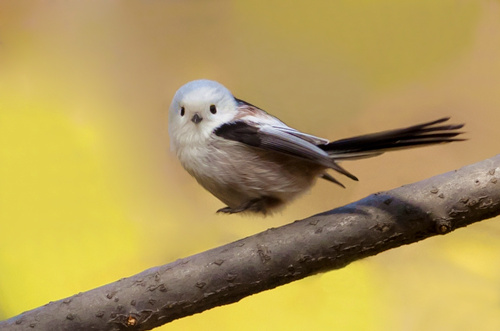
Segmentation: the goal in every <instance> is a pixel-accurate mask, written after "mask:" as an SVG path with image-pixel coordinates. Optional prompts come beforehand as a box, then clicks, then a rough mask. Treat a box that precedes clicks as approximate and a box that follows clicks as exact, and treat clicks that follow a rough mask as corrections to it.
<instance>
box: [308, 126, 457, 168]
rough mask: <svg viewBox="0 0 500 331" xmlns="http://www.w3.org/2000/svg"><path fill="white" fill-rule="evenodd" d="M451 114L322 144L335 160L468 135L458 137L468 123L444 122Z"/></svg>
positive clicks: (450, 139) (366, 155)
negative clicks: (433, 119) (399, 127)
mask: <svg viewBox="0 0 500 331" xmlns="http://www.w3.org/2000/svg"><path fill="white" fill-rule="evenodd" d="M449 119H450V118H449V117H445V118H440V119H438V120H435V121H432V122H427V123H422V124H418V125H413V126H410V127H407V128H402V129H396V130H389V131H382V132H377V133H372V134H366V135H362V136H356V137H352V138H347V139H341V140H337V141H332V142H331V143H328V144H326V145H320V146H318V147H320V148H321V149H323V150H324V151H326V152H327V153H328V154H329V155H330V156H331V157H332V158H333V159H334V160H338V161H341V160H353V159H360V158H365V157H372V156H376V155H380V154H382V153H385V152H389V151H394V150H399V149H406V148H414V147H420V146H427V145H434V144H443V143H449V142H453V141H463V140H465V139H461V138H456V137H457V136H458V135H460V134H462V133H463V132H461V131H458V130H460V129H461V128H462V127H463V126H464V124H454V125H450V124H442V123H444V122H446V121H448V120H449Z"/></svg>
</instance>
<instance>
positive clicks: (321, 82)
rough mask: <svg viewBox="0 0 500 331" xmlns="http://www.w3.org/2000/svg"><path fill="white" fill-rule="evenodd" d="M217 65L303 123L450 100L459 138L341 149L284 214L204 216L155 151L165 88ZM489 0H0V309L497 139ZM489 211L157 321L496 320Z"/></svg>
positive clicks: (366, 188) (335, 124) (431, 326)
mask: <svg viewBox="0 0 500 331" xmlns="http://www.w3.org/2000/svg"><path fill="white" fill-rule="evenodd" d="M197 78H208V79H214V80H217V81H219V82H221V83H223V84H224V85H226V86H227V87H228V88H229V89H230V90H231V91H232V92H233V93H234V95H235V96H237V97H239V98H242V99H243V100H246V101H248V102H251V103H253V104H256V105H257V106H260V107H262V108H263V109H266V110H267V111H269V112H270V113H272V114H274V115H276V116H278V117H280V118H281V119H282V120H283V121H285V122H286V123H287V124H289V125H291V126H293V127H296V128H298V129H301V130H303V131H306V132H310V133H312V134H315V135H318V136H324V137H327V138H331V139H339V138H344V137H348V136H351V135H357V134H362V133H368V132H372V131H378V130H382V129H390V128H395V127H399V126H405V125H409V124H414V123H418V122H421V121H427V120H433V119H436V118H439V117H442V116H452V118H453V121H454V122H456V123H458V122H465V123H467V126H466V131H467V132H468V133H467V137H468V138H469V139H470V140H469V141H467V142H464V143H457V144H450V145H446V146H439V147H432V148H423V149H417V150H412V151H404V152H397V153H393V154H387V155H384V156H381V157H378V158H375V159H369V160H362V161H357V162H352V163H345V164H344V166H345V167H346V168H347V169H349V171H351V172H353V173H354V174H356V175H357V176H358V177H359V178H360V182H359V183H355V182H349V181H348V180H345V179H344V178H342V181H343V182H344V184H346V186H347V189H345V190H343V189H340V188H339V187H337V186H335V185H331V183H328V182H326V181H324V182H318V184H317V185H316V187H315V188H314V189H313V190H312V191H311V192H310V193H308V194H306V195H305V196H304V197H302V198H301V199H299V200H297V201H296V202H295V203H294V204H293V205H291V206H290V207H288V208H287V209H286V210H285V211H284V212H283V213H282V214H281V215H276V216H273V217H268V218H253V217H241V216H239V215H232V216H227V215H215V210H217V209H218V208H221V207H223V205H222V203H221V202H219V201H218V200H217V199H215V198H213V197H212V196H211V195H210V194H209V193H207V192H205V191H204V190H203V189H202V188H201V187H200V186H198V184H197V183H196V182H195V181H194V180H193V179H192V178H190V177H189V175H188V174H187V173H186V172H185V171H184V170H183V169H182V168H181V166H180V165H179V163H178V161H177V160H176V158H175V156H174V155H173V154H172V153H170V152H169V140H168V133H167V122H166V118H167V116H166V115H167V109H168V105H169V104H170V100H171V98H172V96H173V94H174V93H175V91H176V89H177V88H178V87H179V86H181V85H182V84H184V83H186V82H188V81H190V80H193V79H197ZM498 123H500V2H499V1H494V0H492V1H480V0H477V1H473V0H432V1H431V0H425V1H424V0H408V1H398V0H379V1H368V0H363V1H348V0H339V1H317V2H310V1H303V2H300V1H298V2H293V5H292V2H284V1H280V2H278V1H261V0H260V1H199V0H198V1H195V0H190V1H175V0H172V1H95V0H94V1H58V0H55V1H27V0H3V1H1V2H0V235H1V239H0V319H4V318H8V317H11V316H14V315H17V314H19V313H21V312H23V311H25V310H29V309H32V308H35V307H37V306H40V305H43V304H45V303H47V302H48V301H51V300H58V299H61V298H64V297H67V296H70V295H73V294H75V293H77V292H81V291H86V290H89V289H92V288H95V287H97V286H100V285H103V284H106V283H109V282H113V281H115V280H117V279H119V278H121V277H125V276H129V275H132V274H135V273H138V272H140V271H142V270H144V269H146V268H149V267H152V266H156V265H160V264H164V263H167V262H171V261H173V260H175V259H177V258H180V257H185V256H188V255H191V254H194V253H198V252H201V251H204V250H207V249H209V248H212V247H215V246H218V245H222V244H225V243H228V242H230V241H233V240H236V239H239V238H241V237H244V236H248V235H251V234H254V233H257V232H260V231H263V230H265V229H267V228H269V227H276V226H280V225H283V224H286V223H288V222H291V221H293V220H296V219H301V218H304V217H307V216H310V215H312V214H314V213H318V212H322V211H325V210H328V209H331V208H334V207H337V206H341V205H344V204H346V203H349V202H352V201H355V200H357V199H360V198H363V197H364V196H366V195H368V194H370V193H373V192H376V191H381V190H386V189H391V188H394V187H397V186H400V185H402V184H406V183H410V182H414V181H418V180H421V179H424V178H427V177H430V176H433V175H437V174H440V173H443V172H446V171H450V170H453V169H456V168H459V167H461V166H464V165H467V164H470V163H474V162H477V161H480V160H482V159H484V158H488V157H491V156H493V155H495V154H497V153H499V149H498V146H499V141H500V130H499V129H498ZM499 262H500V226H499V225H498V220H489V221H485V222H482V223H480V224H476V225H473V226H470V227H468V228H466V229H461V230H458V231H456V232H454V233H452V234H449V235H446V236H441V237H435V238H432V239H429V240H425V241H423V242H421V243H418V244H413V245H409V246H406V247H402V248H398V249H394V250H392V251H389V252H386V253H383V254H380V255H379V256H376V257H372V258H368V259H365V260H362V261H359V262H356V263H353V264H351V265H349V266H347V267H346V268H344V269H342V270H338V271H332V272H328V273H325V274H321V275H317V276H314V277H310V278H308V279H304V280H302V281H298V282H295V283H293V284H290V285H286V286H283V287H280V288H278V289H275V290H272V291H267V292H264V293H261V294H258V295H254V296H252V297H249V298H245V299H243V300H241V301H240V302H239V303H236V304H232V305H229V306H225V307H220V308H216V309H212V310H210V311H207V312H204V313H202V314H198V315H195V316H192V317H188V318H184V319H181V320H177V321H174V322H172V323H170V324H168V325H167V326H164V327H163V328H161V329H165V330H202V329H204V330H206V329H216V330H236V329H238V330H289V331H290V330H305V329H308V330H332V329H336V330H470V329H472V328H474V329H476V330H499V329H500V263H499Z"/></svg>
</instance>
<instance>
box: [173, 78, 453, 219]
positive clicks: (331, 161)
mask: <svg viewBox="0 0 500 331" xmlns="http://www.w3.org/2000/svg"><path fill="white" fill-rule="evenodd" d="M448 119H449V118H441V119H438V120H436V121H432V122H428V123H423V124H419V125H415V126H411V127H407V128H403V129H397V130H391V131H384V132H379V133H374V134H368V135H363V136H357V137H353V138H348V139H342V140H337V141H333V142H330V141H329V140H327V139H323V138H319V137H315V136H312V135H310V134H307V133H303V132H300V131H297V130H295V129H292V128H290V127H289V126H287V125H286V124H285V123H283V122H281V121H280V120H279V119H277V118H276V117H273V116H271V115H269V114H268V113H266V112H265V111H264V110H262V109H260V108H258V107H256V106H254V105H252V104H249V103H247V102H245V101H243V100H240V99H237V98H235V97H233V95H232V94H231V92H230V91H229V90H228V89H227V88H225V87H224V86H222V85H221V84H219V83H217V82H214V81H210V80H195V81H192V82H189V83H187V84H185V85H184V86H182V87H181V88H180V89H179V90H178V91H177V92H176V93H175V96H174V99H173V101H172V104H171V105H170V110H169V116H168V121H169V125H168V130H169V135H170V144H171V148H172V150H173V151H174V152H175V153H176V154H177V157H178V158H179V160H180V162H181V164H182V166H183V167H184V168H185V169H186V170H187V171H188V172H189V173H190V174H191V175H192V176H193V177H194V178H196V180H197V181H198V183H200V184H201V185H202V186H203V187H204V188H205V189H207V190H208V191H209V192H211V193H212V194H213V195H215V196H216V197H217V198H218V199H219V200H221V201H222V202H223V203H225V204H226V205H227V207H225V208H221V209H219V210H218V211H217V212H222V213H229V214H232V213H239V212H255V213H262V214H267V213H269V212H272V211H276V210H279V209H280V207H283V206H284V205H285V204H286V203H288V202H290V201H291V200H293V199H294V198H296V197H297V196H299V195H300V194H302V193H304V192H305V191H307V190H308V189H309V188H310V187H311V186H312V185H313V184H314V183H315V181H316V179H317V178H318V177H322V178H324V179H327V180H329V181H332V182H334V183H336V184H338V185H340V186H342V187H343V185H342V184H341V183H340V182H338V181H337V180H336V179H334V178H333V177H332V176H330V175H329V174H327V173H326V171H327V170H328V169H333V170H336V171H337V172H339V173H341V174H343V175H345V176H347V177H349V178H351V179H353V180H358V179H357V178H356V177H355V176H354V175H352V174H351V173H349V172H348V171H346V170H345V169H343V168H342V167H340V166H339V165H338V164H337V161H343V160H353V159H360V158H365V157H371V156H376V155H380V154H382V153H384V152H386V151H391V150H398V149H404V148H411V147H417V146H424V145H432V144H439V143H447V142H452V141H460V140H463V139H458V138H455V137H456V136H457V135H459V134H460V133H461V132H459V131H457V130H458V129H460V128H462V127H463V124H459V125H446V124H445V125H440V124H441V123H443V122H446V121H447V120H448Z"/></svg>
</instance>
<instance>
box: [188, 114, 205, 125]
mask: <svg viewBox="0 0 500 331" xmlns="http://www.w3.org/2000/svg"><path fill="white" fill-rule="evenodd" d="M202 120H203V117H201V116H200V115H199V114H198V113H194V115H193V117H192V118H191V122H193V123H194V124H198V123H200V122H201V121H202Z"/></svg>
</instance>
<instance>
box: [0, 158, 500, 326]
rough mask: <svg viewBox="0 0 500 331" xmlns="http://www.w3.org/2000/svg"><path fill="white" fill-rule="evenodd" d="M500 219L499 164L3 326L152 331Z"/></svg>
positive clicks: (252, 240) (377, 198) (268, 234)
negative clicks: (411, 244) (472, 226)
mask: <svg viewBox="0 0 500 331" xmlns="http://www.w3.org/2000/svg"><path fill="white" fill-rule="evenodd" d="M499 214H500V155H497V156H495V157H493V158H491V159H487V160H484V161H482V162H479V163H476V164H474V165H470V166H466V167H464V168H462V169H460V170H456V171H452V172H449V173H446V174H443V175H439V176H436V177H433V178H430V179H427V180H423V181H421V182H418V183H414V184H410V185H405V186H403V187H399V188H397V189H394V190H391V191H387V192H382V193H376V194H373V195H370V196H368V197H366V198H364V199H362V200H359V201H357V202H354V203H351V204H349V205H347V206H344V207H340V208H337V209H333V210H331V211H328V212H325V213H322V214H318V215H314V216H311V217H309V218H307V219H304V220H301V221H296V222H294V223H292V224H288V225H285V226H282V227H279V228H275V229H269V230H267V231H264V232H262V233H259V234H256V235H254V236H251V237H248V238H245V239H242V240H238V241H236V242H233V243H230V244H227V245H225V246H221V247H218V248H215V249H212V250H209V251H206V252H203V253H200V254H196V255H193V256H190V257H187V258H184V259H180V260H177V261H175V262H173V263H170V264H167V265H164V266H160V267H156V268H151V269H148V270H146V271H144V272H142V273H140V274H138V275H135V276H132V277H129V278H124V279H121V280H119V281H117V282H115V283H111V284H108V285H105V286H102V287H99V288H96V289H94V290H91V291H88V292H85V293H79V294H77V295H75V296H72V297H69V298H67V299H63V300H60V301H56V302H51V303H49V304H47V305H45V306H43V307H40V308H37V309H34V310H31V311H28V312H25V313H23V314H21V315H19V316H16V317H13V318H11V319H9V320H6V321H3V322H0V329H2V330H5V329H8V330H123V329H131V330H147V329H151V328H154V327H156V326H159V325H162V324H165V323H168V322H170V321H172V320H174V319H177V318H181V317H184V316H188V315H192V314H195V313H199V312H202V311H204V310H207V309H210V308H213V307H216V306H220V305H225V304H229V303H232V302H236V301H238V300H240V299H241V298H243V297H246V296H249V295H251V294H254V293H258V292H260V291H264V290H268V289H272V288H274V287H276V286H279V285H283V284H286V283H289V282H292V281H294V280H298V279H301V278H304V277H307V276H310V275H313V274H315V273H318V272H323V271H327V270H332V269H338V268H341V267H343V266H345V265H347V264H349V263H351V262H353V261H355V260H358V259H361V258H363V257H366V256H370V255H375V254H378V253H380V252H382V251H385V250H388V249H390V248H394V247H398V246H401V245H404V244H409V243H413V242H417V241H419V240H422V239H424V238H427V237H431V236H434V235H436V234H445V233H449V232H450V231H452V230H454V229H456V228H459V227H463V226H466V225H468V224H471V223H474V222H477V221H481V220H483V219H487V218H490V217H493V216H496V215H499Z"/></svg>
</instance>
